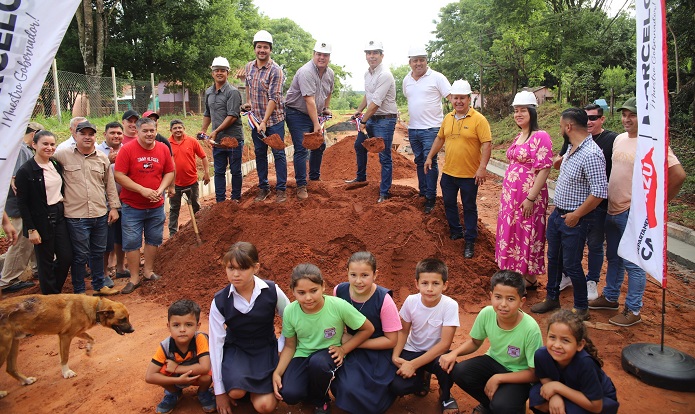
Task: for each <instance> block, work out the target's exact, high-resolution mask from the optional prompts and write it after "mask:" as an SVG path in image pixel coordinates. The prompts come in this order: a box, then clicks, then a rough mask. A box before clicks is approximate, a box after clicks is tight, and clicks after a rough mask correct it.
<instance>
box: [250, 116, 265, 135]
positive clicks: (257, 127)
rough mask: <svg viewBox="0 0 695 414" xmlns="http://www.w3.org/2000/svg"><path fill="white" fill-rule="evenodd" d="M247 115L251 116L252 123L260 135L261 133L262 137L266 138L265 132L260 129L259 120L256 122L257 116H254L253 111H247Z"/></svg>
mask: <svg viewBox="0 0 695 414" xmlns="http://www.w3.org/2000/svg"><path fill="white" fill-rule="evenodd" d="M246 115H247V116H248V117H249V121H251V124H252V125H253V127H254V128H255V129H256V132H257V133H258V135H260V137H261V138H266V136H265V132H263V131H261V130H260V128H259V126H260V124H259V123H258V122H256V117H255V116H253V112H247V113H246Z"/></svg>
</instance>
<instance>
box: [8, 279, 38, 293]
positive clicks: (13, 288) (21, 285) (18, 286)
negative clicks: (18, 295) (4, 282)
mask: <svg viewBox="0 0 695 414" xmlns="http://www.w3.org/2000/svg"><path fill="white" fill-rule="evenodd" d="M30 287H34V282H29V281H28V280H27V281H19V282H17V283H14V284H12V285H9V286H7V287H4V288H3V289H2V293H14V292H19V291H20V290H22V289H27V288H30Z"/></svg>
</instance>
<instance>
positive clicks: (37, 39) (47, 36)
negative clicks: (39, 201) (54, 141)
mask: <svg viewBox="0 0 695 414" xmlns="http://www.w3.org/2000/svg"><path fill="white" fill-rule="evenodd" d="M78 4H80V0H61V1H53V0H0V213H1V212H3V211H5V201H6V195H7V190H8V189H9V186H10V179H11V178H12V171H13V170H14V166H15V163H16V162H17V155H18V154H19V146H20V145H21V142H22V137H23V136H24V132H25V131H26V128H27V124H28V123H29V119H30V117H31V113H32V111H33V110H34V105H35V104H36V100H37V98H38V96H39V93H40V92H41V88H42V87H43V82H44V80H45V79H46V74H47V73H48V70H49V69H50V68H51V63H52V62H53V58H54V57H55V54H56V51H57V50H58V46H60V42H61V41H62V40H63V35H64V34H65V30H67V28H68V25H69V24H70V20H72V17H73V16H74V15H75V10H77V6H78Z"/></svg>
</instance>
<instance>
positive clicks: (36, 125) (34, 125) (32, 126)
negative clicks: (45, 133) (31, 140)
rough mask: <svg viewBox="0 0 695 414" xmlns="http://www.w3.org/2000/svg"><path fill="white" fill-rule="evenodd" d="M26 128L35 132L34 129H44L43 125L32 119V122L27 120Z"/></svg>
mask: <svg viewBox="0 0 695 414" xmlns="http://www.w3.org/2000/svg"><path fill="white" fill-rule="evenodd" d="M27 129H30V130H32V131H34V132H36V131H41V130H42V129H45V128H44V127H43V125H41V124H39V123H38V122H33V121H32V122H29V124H28V125H27Z"/></svg>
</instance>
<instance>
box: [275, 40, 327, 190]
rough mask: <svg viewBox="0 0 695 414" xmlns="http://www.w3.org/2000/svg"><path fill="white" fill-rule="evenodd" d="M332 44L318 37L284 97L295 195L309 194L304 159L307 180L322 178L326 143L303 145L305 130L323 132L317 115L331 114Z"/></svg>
mask: <svg viewBox="0 0 695 414" xmlns="http://www.w3.org/2000/svg"><path fill="white" fill-rule="evenodd" d="M332 50H333V48H332V47H331V44H330V43H326V42H322V41H318V42H316V45H314V56H313V58H312V60H310V61H309V62H307V63H306V64H304V66H302V67H301V68H299V69H298V70H297V73H295V75H294V78H293V79H292V84H291V85H290V89H289V90H288V91H287V96H286V97H285V116H286V119H287V129H289V130H290V135H292V143H293V144H294V177H295V180H296V182H297V198H298V199H300V200H304V199H306V198H307V197H309V193H308V192H307V189H306V185H307V171H306V159H307V157H309V180H312V181H318V180H320V179H321V162H322V160H323V151H324V150H325V149H326V144H325V143H324V144H322V145H321V146H320V147H319V148H317V149H315V150H311V151H309V150H307V149H306V148H304V147H303V146H302V142H303V141H304V133H305V132H323V131H322V127H321V124H320V123H319V115H330V114H331V110H330V104H331V94H332V93H333V87H334V85H335V74H334V73H333V69H331V68H330V67H328V63H329V62H330V60H331V52H332Z"/></svg>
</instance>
